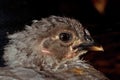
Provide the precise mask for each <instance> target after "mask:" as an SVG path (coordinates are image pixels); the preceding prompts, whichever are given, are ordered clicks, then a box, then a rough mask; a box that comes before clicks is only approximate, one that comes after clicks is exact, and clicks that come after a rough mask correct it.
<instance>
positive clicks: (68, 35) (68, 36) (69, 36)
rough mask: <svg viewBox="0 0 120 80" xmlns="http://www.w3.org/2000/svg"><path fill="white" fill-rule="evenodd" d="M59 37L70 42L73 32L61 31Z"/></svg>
mask: <svg viewBox="0 0 120 80" xmlns="http://www.w3.org/2000/svg"><path fill="white" fill-rule="evenodd" d="M59 39H60V40H61V41H63V42H69V41H71V40H72V34H70V33H60V34H59Z"/></svg>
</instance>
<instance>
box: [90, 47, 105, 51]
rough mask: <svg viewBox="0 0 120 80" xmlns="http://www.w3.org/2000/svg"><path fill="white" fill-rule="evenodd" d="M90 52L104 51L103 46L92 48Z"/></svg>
mask: <svg viewBox="0 0 120 80" xmlns="http://www.w3.org/2000/svg"><path fill="white" fill-rule="evenodd" d="M90 50H92V51H104V49H103V47H102V46H91V47H90Z"/></svg>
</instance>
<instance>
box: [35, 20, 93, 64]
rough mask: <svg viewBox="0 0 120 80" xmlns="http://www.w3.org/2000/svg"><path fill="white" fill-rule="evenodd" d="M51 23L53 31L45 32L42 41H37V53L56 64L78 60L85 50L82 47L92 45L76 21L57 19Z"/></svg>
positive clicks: (86, 33)
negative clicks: (51, 59) (52, 59)
mask: <svg viewBox="0 0 120 80" xmlns="http://www.w3.org/2000/svg"><path fill="white" fill-rule="evenodd" d="M60 19H61V18H60ZM53 23H54V25H52V26H53V29H51V30H49V31H48V32H47V35H46V37H45V38H43V39H42V41H40V40H41V39H40V40H39V39H38V42H37V45H38V46H37V48H39V49H38V53H39V52H40V53H41V54H42V55H43V56H49V58H54V60H55V61H56V62H57V63H61V62H62V61H64V60H71V59H73V58H75V57H77V58H76V59H78V58H79V56H80V55H82V54H84V53H86V51H87V49H84V46H82V45H83V44H89V43H92V42H93V40H92V38H91V36H90V34H89V32H88V31H87V30H86V29H84V28H83V27H82V25H81V24H80V23H79V22H78V21H76V20H73V19H68V18H62V21H60V20H59V19H58V18H57V19H55V20H54V22H53ZM78 47H79V48H78ZM46 59H47V58H46ZM51 62H52V61H51Z"/></svg>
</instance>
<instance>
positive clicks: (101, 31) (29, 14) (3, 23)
mask: <svg viewBox="0 0 120 80" xmlns="http://www.w3.org/2000/svg"><path fill="white" fill-rule="evenodd" d="M50 15H56V16H66V17H70V18H75V19H77V20H79V21H80V22H81V23H82V24H83V25H84V26H86V27H87V28H88V30H89V31H90V33H91V35H92V36H93V38H94V39H95V40H96V41H97V42H99V43H101V44H102V45H103V47H104V49H105V51H104V52H97V53H95V52H89V53H88V54H86V55H84V58H85V59H86V60H87V61H89V62H90V63H91V65H93V66H94V67H95V68H96V69H98V70H100V71H101V72H103V73H104V74H105V75H106V76H107V77H108V78H110V80H119V78H120V50H119V48H120V39H119V37H120V30H119V29H118V28H119V26H120V1H119V0H108V4H107V7H106V10H105V13H104V14H100V13H99V12H98V11H97V10H96V9H95V8H94V7H93V5H92V2H91V0H79V1H77V0H76V1H75V0H73V1H72V0H71V1H69V0H68V1H67V0H66V1H65V0H0V66H1V67H2V66H4V64H3V63H4V60H3V59H2V55H3V48H4V46H5V44H7V42H8V39H7V38H6V35H7V34H6V33H14V32H16V31H20V30H23V29H24V25H25V24H28V25H30V24H31V21H32V20H34V19H39V20H40V19H41V18H44V17H48V16H50ZM98 53H100V54H98Z"/></svg>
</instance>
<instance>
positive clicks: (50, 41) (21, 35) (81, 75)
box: [4, 16, 107, 80]
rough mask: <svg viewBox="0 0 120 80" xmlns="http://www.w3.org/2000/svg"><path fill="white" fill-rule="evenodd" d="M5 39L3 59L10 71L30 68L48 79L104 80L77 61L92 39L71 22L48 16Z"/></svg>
mask: <svg viewBox="0 0 120 80" xmlns="http://www.w3.org/2000/svg"><path fill="white" fill-rule="evenodd" d="M8 37H9V39H10V41H9V44H8V45H6V47H5V53H4V59H5V61H6V65H7V66H9V67H10V68H13V69H17V68H19V67H22V68H26V69H28V68H31V69H33V70H35V72H36V71H37V72H38V73H39V75H46V74H47V76H48V77H49V80H52V79H58V80H67V79H68V80H107V78H106V77H104V76H103V75H102V74H101V73H100V72H99V71H96V70H95V69H94V68H93V67H92V66H90V65H89V64H87V63H86V62H84V61H83V60H79V56H81V55H82V54H84V53H86V52H87V49H88V48H89V47H90V46H91V45H92V44H93V43H94V40H93V39H92V38H91V36H90V34H89V32H88V31H87V29H85V28H83V27H82V25H81V23H79V22H78V21H77V20H75V19H70V18H66V17H57V16H50V17H48V18H43V19H42V20H34V21H33V24H32V25H31V26H26V27H25V30H23V31H21V32H17V33H14V34H12V35H9V36H8ZM18 72H19V71H18ZM28 73H29V71H28ZM28 73H27V74H28ZM64 75H66V77H64ZM18 77H19V75H18ZM34 79H35V80H39V79H36V78H34ZM43 79H44V80H47V79H46V78H45V77H44V78H43ZM23 80H28V79H23ZM40 80H42V79H40Z"/></svg>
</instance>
